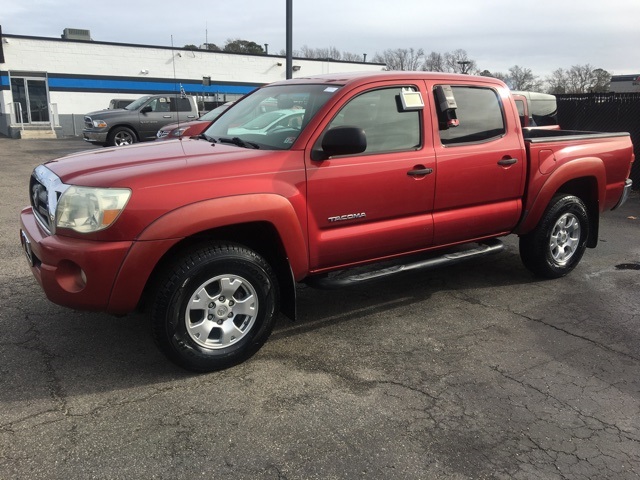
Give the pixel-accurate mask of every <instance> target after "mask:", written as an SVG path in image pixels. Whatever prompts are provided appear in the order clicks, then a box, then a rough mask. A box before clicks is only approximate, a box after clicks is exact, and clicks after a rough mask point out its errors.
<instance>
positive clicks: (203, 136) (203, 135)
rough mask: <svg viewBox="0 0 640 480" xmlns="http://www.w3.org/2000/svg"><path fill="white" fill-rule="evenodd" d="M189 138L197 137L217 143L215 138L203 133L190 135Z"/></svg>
mask: <svg viewBox="0 0 640 480" xmlns="http://www.w3.org/2000/svg"><path fill="white" fill-rule="evenodd" d="M190 138H197V139H199V140H206V141H207V142H211V143H218V142H217V140H216V139H215V138H213V137H210V136H209V135H205V134H204V133H201V134H200V135H196V136H195V137H190Z"/></svg>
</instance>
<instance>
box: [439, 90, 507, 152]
mask: <svg viewBox="0 0 640 480" xmlns="http://www.w3.org/2000/svg"><path fill="white" fill-rule="evenodd" d="M451 89H452V90H453V95H454V97H455V101H456V104H457V108H456V111H455V114H456V117H457V119H458V122H459V125H458V126H455V127H453V126H442V123H441V127H440V128H441V129H440V141H441V142H442V144H443V145H452V146H453V145H460V144H465V143H477V142H486V141H489V140H492V139H495V138H499V137H501V136H503V135H504V134H505V133H506V128H505V122H504V116H503V114H502V105H501V103H500V99H499V98H498V94H497V92H496V91H495V90H493V89H491V88H482V87H467V86H452V87H451ZM436 103H437V102H436ZM438 109H439V106H438ZM440 113H442V112H440Z"/></svg>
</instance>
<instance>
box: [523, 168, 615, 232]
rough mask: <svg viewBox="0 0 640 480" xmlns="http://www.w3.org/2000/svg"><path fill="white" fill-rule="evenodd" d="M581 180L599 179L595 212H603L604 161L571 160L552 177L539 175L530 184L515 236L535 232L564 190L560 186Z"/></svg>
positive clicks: (604, 189) (604, 193) (604, 192)
mask: <svg viewBox="0 0 640 480" xmlns="http://www.w3.org/2000/svg"><path fill="white" fill-rule="evenodd" d="M580 178H594V179H595V180H596V184H597V189H598V193H597V199H598V208H597V210H596V211H601V210H602V205H604V202H605V195H606V188H605V187H606V184H607V175H606V170H605V166H604V162H603V161H602V160H601V159H600V158H596V157H587V158H580V159H575V160H571V161H570V162H568V163H565V164H564V165H561V166H559V167H558V168H557V169H556V170H555V171H554V172H553V173H551V174H550V175H548V176H538V177H537V179H534V180H533V181H531V182H530V186H529V191H528V193H527V197H528V198H527V199H526V202H525V211H524V214H523V217H522V219H521V221H520V223H519V224H518V226H517V227H516V229H515V230H514V233H517V234H518V235H523V234H526V233H529V232H530V231H531V230H533V229H534V228H535V227H536V225H537V224H538V222H539V221H540V219H541V218H542V215H543V214H544V212H545V210H546V209H547V207H548V206H549V203H550V202H551V199H552V198H553V196H554V195H555V194H556V193H557V192H558V191H560V190H561V187H562V186H563V185H565V184H567V183H568V182H570V181H572V180H577V179H580ZM536 180H537V181H538V182H540V183H541V185H540V186H537V185H536ZM536 186H537V189H536ZM536 190H537V191H536Z"/></svg>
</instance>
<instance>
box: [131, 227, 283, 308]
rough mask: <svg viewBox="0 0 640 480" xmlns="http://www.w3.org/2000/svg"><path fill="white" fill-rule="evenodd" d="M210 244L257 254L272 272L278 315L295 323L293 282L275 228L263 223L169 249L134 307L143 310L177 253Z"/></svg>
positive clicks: (225, 230) (216, 232)
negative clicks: (229, 245) (277, 290)
mask: <svg viewBox="0 0 640 480" xmlns="http://www.w3.org/2000/svg"><path fill="white" fill-rule="evenodd" d="M211 242H228V243H236V244H239V245H243V246H245V247H247V248H250V249H251V250H253V251H254V252H256V253H258V254H260V255H261V256H262V257H263V258H264V259H265V260H266V261H267V262H268V263H269V265H271V267H272V268H273V270H274V272H275V274H276V276H277V279H278V283H279V284H280V295H281V299H280V304H281V310H282V312H283V313H284V314H285V315H287V316H288V317H289V318H291V319H295V282H294V280H293V276H292V274H291V269H290V266H289V262H288V260H287V254H286V251H285V249H284V245H283V244H282V241H281V239H280V235H279V234H278V231H277V230H276V228H275V227H274V226H273V225H272V224H270V223H267V222H254V223H246V224H239V225H230V226H226V227H220V228H216V229H212V230H207V231H204V232H199V233H197V234H196V235H192V236H190V237H187V238H185V239H183V240H182V241H180V242H179V243H177V244H176V245H174V246H173V247H172V248H171V249H169V250H168V251H167V252H166V253H165V254H164V255H163V257H162V258H161V259H160V261H159V262H158V263H157V265H156V266H155V268H154V269H153V272H152V273H151V275H150V277H149V280H148V281H147V285H146V286H145V289H144V292H143V295H142V298H141V300H140V303H139V305H138V309H139V310H143V311H144V310H146V307H147V305H148V302H149V301H150V300H151V298H152V296H153V294H154V292H155V290H156V287H157V281H158V279H159V277H160V275H161V274H162V272H163V271H164V270H165V269H166V268H169V267H170V266H171V265H172V264H173V263H174V262H175V261H176V259H177V258H179V257H180V255H181V253H182V252H184V251H186V250H188V249H191V248H196V247H197V246H198V245H203V244H206V243H211Z"/></svg>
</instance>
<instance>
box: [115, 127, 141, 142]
mask: <svg viewBox="0 0 640 480" xmlns="http://www.w3.org/2000/svg"><path fill="white" fill-rule="evenodd" d="M120 127H124V128H128V129H129V130H131V131H132V132H133V134H134V135H135V136H136V138H137V139H138V141H140V134H138V130H136V128H135V127H133V126H132V125H128V124H126V123H120V124H118V125H114V126H113V127H111V128H110V129H109V134H108V135H107V137H108V138H110V137H111V135H113V132H114V130H116V129H117V128H120Z"/></svg>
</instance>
